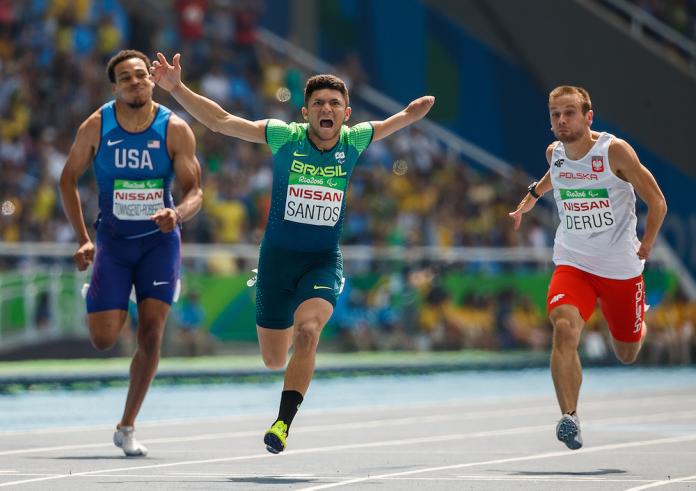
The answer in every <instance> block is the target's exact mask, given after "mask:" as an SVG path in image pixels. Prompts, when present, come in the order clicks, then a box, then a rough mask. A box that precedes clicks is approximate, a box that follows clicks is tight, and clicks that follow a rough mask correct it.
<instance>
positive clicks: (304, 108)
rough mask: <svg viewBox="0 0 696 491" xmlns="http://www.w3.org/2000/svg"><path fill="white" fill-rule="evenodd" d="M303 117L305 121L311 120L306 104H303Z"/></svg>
mask: <svg viewBox="0 0 696 491" xmlns="http://www.w3.org/2000/svg"><path fill="white" fill-rule="evenodd" d="M302 117H303V118H304V120H305V121H307V120H309V112H308V111H307V108H306V107H304V106H302Z"/></svg>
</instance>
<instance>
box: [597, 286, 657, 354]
mask: <svg viewBox="0 0 696 491" xmlns="http://www.w3.org/2000/svg"><path fill="white" fill-rule="evenodd" d="M596 281H597V290H598V291H599V306H600V308H601V309H602V313H603V314H604V318H605V319H606V321H607V324H608V325H609V330H610V331H611V335H612V337H613V338H614V339H615V340H617V341H621V342H623V343H637V342H639V341H640V338H641V334H642V328H643V317H644V314H645V283H644V282H643V277H642V276H636V277H635V278H631V279H627V280H614V279H610V278H600V277H597V280H596Z"/></svg>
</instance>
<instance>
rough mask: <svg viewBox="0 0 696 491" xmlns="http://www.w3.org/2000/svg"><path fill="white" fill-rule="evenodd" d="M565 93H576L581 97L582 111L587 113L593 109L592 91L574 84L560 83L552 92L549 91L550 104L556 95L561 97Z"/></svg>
mask: <svg viewBox="0 0 696 491" xmlns="http://www.w3.org/2000/svg"><path fill="white" fill-rule="evenodd" d="M564 95H576V96H578V98H579V99H580V107H581V108H582V113H583V114H587V111H590V110H591V109H592V99H590V93H589V92H587V90H585V89H584V88H582V87H576V86H574V85H559V86H558V87H556V88H555V89H553V90H552V91H551V92H549V106H550V105H551V101H552V99H555V98H556V97H561V96H564Z"/></svg>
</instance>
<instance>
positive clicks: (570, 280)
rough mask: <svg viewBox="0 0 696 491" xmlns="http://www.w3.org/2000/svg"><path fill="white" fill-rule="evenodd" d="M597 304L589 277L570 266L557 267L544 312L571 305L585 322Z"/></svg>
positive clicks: (595, 294) (552, 277) (550, 284)
mask: <svg viewBox="0 0 696 491" xmlns="http://www.w3.org/2000/svg"><path fill="white" fill-rule="evenodd" d="M596 303H597V293H596V292H595V290H594V288H593V286H592V284H591V282H590V279H589V275H588V274H587V273H585V272H584V271H582V270H580V269H578V268H574V267H572V266H565V265H561V266H557V267H556V269H555V270H554V272H553V276H551V282H550V283H549V291H548V294H547V296H546V311H547V313H548V314H549V315H551V312H552V311H553V310H554V309H556V308H558V307H560V306H562V305H572V306H574V307H576V308H577V309H578V311H579V312H580V316H581V317H582V318H583V319H584V320H585V321H587V320H588V319H589V318H590V316H591V315H592V312H593V311H594V308H595V305H596Z"/></svg>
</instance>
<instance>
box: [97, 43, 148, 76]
mask: <svg viewBox="0 0 696 491" xmlns="http://www.w3.org/2000/svg"><path fill="white" fill-rule="evenodd" d="M131 58H140V59H141V60H143V61H144V62H145V67H146V68H147V69H148V71H149V70H150V58H148V57H147V55H146V54H145V53H143V52H141V51H138V50H137V49H122V50H121V51H119V52H118V53H116V54H115V55H114V56H113V57H112V58H111V59H110V60H109V63H107V64H106V74H107V75H108V76H109V80H110V81H111V83H112V84H115V83H116V73H114V69H115V68H116V65H118V64H119V63H121V62H122V61H126V60H130V59H131Z"/></svg>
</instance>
